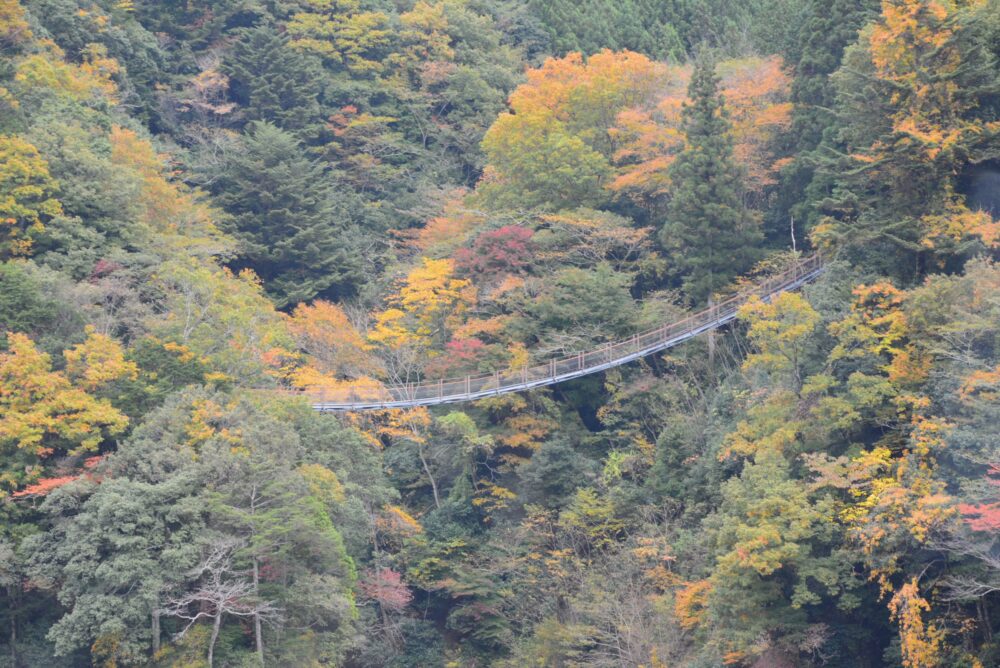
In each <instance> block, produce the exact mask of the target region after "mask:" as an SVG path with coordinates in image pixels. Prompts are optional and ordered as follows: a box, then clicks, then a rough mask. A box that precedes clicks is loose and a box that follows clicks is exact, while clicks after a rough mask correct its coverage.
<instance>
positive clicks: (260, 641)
mask: <svg viewBox="0 0 1000 668" xmlns="http://www.w3.org/2000/svg"><path fill="white" fill-rule="evenodd" d="M259 584H260V566H259V564H258V563H257V557H256V555H255V556H254V558H253V592H254V596H258V595H259V594H258V593H257V587H258V585H259ZM253 633H254V640H255V641H256V645H257V661H258V662H259V663H260V665H261V668H263V666H264V636H263V635H262V634H261V628H260V613H254V616H253Z"/></svg>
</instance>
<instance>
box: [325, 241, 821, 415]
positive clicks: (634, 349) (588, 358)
mask: <svg viewBox="0 0 1000 668" xmlns="http://www.w3.org/2000/svg"><path fill="white" fill-rule="evenodd" d="M822 271H823V262H822V260H821V259H820V256H819V255H813V256H811V257H808V258H806V259H804V260H802V261H801V262H799V263H797V264H795V265H794V266H793V267H791V268H790V269H788V270H787V271H785V272H783V273H782V274H779V275H777V276H774V277H772V278H770V279H768V280H766V281H764V282H763V283H761V284H759V285H757V286H755V287H754V288H753V289H752V290H749V291H747V292H744V293H741V294H739V295H737V296H735V297H732V298H730V299H728V300H726V301H724V302H722V303H720V304H716V305H715V306H713V307H711V308H707V309H705V310H703V311H700V312H698V313H695V314H693V315H691V316H689V317H687V318H685V319H683V320H680V321H678V322H674V323H670V324H665V325H662V326H661V327H657V328H656V329H653V330H650V331H647V332H643V333H640V334H635V335H634V336H632V337H631V338H628V339H625V340H622V341H616V342H612V343H607V344H605V345H603V346H601V347H599V348H596V349H593V350H590V351H587V352H579V353H576V354H575V355H570V356H568V357H561V358H556V359H551V360H549V361H548V362H545V363H543V364H537V365H534V366H526V367H522V368H520V369H508V370H505V371H497V372H494V373H492V374H485V375H477V376H466V377H465V378H455V379H449V380H438V381H424V382H419V383H412V384H406V385H399V386H395V387H384V388H370V387H360V386H359V387H357V388H354V387H348V388H344V389H343V390H338V391H336V393H335V394H334V392H333V391H330V392H327V393H317V394H310V395H309V396H310V398H311V399H313V400H314V403H313V408H314V409H315V410H317V411H369V410H380V409H386V408H412V407H415V406H434V405H437V404H448V403H455V402H460V401H473V400H475V399H482V398H483V397H491V396H496V395H500V394H506V393H508V392H520V391H522V390H528V389H531V388H535V387H543V386H545V385H554V384H555V383H561V382H563V381H565V380H570V379H573V378H580V377H581V376H587V375H590V374H592V373H598V372H600V371H604V370H606V369H610V368H612V367H616V366H621V365H622V364H627V363H629V362H631V361H633V360H636V359H639V358H640V357H645V356H646V355H651V354H653V353H657V352H660V351H662V350H666V349H667V348H672V347H673V346H676V345H678V344H680V343H683V342H684V341H687V340H688V339H692V338H694V337H696V336H698V335H699V334H702V333H704V332H707V331H709V330H712V329H715V328H717V327H721V326H722V325H724V324H726V323H728V322H730V321H731V320H733V319H735V318H736V313H737V311H738V310H739V308H740V306H742V305H743V304H744V303H745V302H746V300H747V299H749V298H750V297H751V296H752V295H757V296H759V297H760V298H761V299H763V300H764V301H769V300H770V299H771V298H772V297H774V296H776V295H778V294H780V293H782V292H787V291H789V290H795V289H797V288H799V287H801V286H803V285H805V284H806V283H809V282H811V281H813V280H814V279H815V278H816V277H817V276H819V274H820V273H822Z"/></svg>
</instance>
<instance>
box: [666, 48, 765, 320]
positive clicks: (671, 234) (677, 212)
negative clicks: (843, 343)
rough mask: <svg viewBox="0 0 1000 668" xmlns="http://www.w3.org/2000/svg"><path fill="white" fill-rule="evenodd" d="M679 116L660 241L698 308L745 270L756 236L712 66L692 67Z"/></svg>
mask: <svg viewBox="0 0 1000 668" xmlns="http://www.w3.org/2000/svg"><path fill="white" fill-rule="evenodd" d="M688 97H689V98H690V102H689V103H688V104H687V105H685V107H684V111H683V122H682V128H683V130H684V135H685V141H686V144H685V148H684V150H683V151H682V152H681V153H680V154H679V155H678V156H677V159H676V160H675V161H674V162H673V164H672V165H671V166H670V178H671V180H672V182H673V188H674V190H673V195H672V198H671V200H670V204H669V207H668V209H667V215H666V222H665V223H664V225H663V227H662V229H661V231H660V240H661V242H662V244H663V246H664V247H665V248H666V249H667V251H668V254H669V256H670V260H671V261H672V263H673V267H674V271H675V272H676V273H677V274H679V275H680V276H681V277H682V278H683V281H684V287H685V290H686V291H687V293H688V295H689V297H690V298H691V299H692V300H693V301H702V300H704V299H706V298H708V297H710V296H711V295H712V293H714V292H715V291H716V290H718V289H720V288H722V287H723V286H725V285H726V284H727V283H728V282H729V281H730V280H731V279H732V278H733V277H734V276H735V275H737V274H739V273H740V272H741V271H743V270H745V269H747V268H748V267H749V266H750V264H751V262H752V261H753V259H754V257H755V255H756V254H757V253H756V248H755V245H756V244H757V243H758V242H759V240H760V238H761V235H760V231H759V229H758V227H757V223H756V221H755V220H754V219H753V217H752V216H751V214H750V213H749V212H748V211H747V210H746V209H745V208H744V206H743V203H742V201H741V199H740V197H741V194H742V189H741V188H742V186H741V184H740V178H741V175H740V171H739V169H738V168H737V167H736V166H735V165H734V164H733V162H732V158H733V140H732V137H731V131H732V128H731V126H730V124H729V120H728V114H727V111H726V109H725V106H724V101H723V99H722V96H721V95H720V94H719V78H718V77H717V76H716V74H715V63H714V62H713V61H711V60H709V59H708V58H706V57H703V58H701V59H700V60H699V61H698V62H697V63H696V65H695V71H694V73H693V74H692V76H691V84H690V86H689V87H688Z"/></svg>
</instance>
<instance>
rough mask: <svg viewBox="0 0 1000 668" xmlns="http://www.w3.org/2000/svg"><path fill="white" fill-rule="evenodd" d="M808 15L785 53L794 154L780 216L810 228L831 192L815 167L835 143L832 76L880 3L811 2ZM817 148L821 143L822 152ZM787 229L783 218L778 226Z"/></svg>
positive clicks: (869, 0)
mask: <svg viewBox="0 0 1000 668" xmlns="http://www.w3.org/2000/svg"><path fill="white" fill-rule="evenodd" d="M809 4H810V7H809V17H808V19H807V20H806V21H805V23H804V26H803V27H804V30H803V31H802V33H801V35H800V39H799V43H798V44H797V45H796V47H795V48H794V49H793V50H792V52H790V53H787V54H786V58H787V59H789V60H790V61H791V62H794V63H796V65H795V78H794V79H793V81H792V102H793V103H794V105H795V107H794V110H793V112H792V141H793V142H794V146H795V152H796V156H795V159H794V161H793V162H792V163H791V165H789V167H788V168H787V169H786V170H785V172H784V174H783V175H782V181H783V191H784V195H783V199H784V200H785V203H784V204H782V205H779V209H780V210H781V212H782V214H781V215H780V216H779V217H781V218H784V216H785V215H789V216H791V218H792V220H793V221H801V222H802V223H803V224H804V225H805V227H806V228H807V229H808V228H809V227H811V226H812V224H814V223H815V218H816V212H815V205H816V201H817V200H818V199H820V198H822V197H823V196H824V194H826V193H828V192H829V189H830V187H831V184H830V182H829V181H830V179H828V178H825V177H817V175H816V164H817V162H819V161H821V159H822V155H823V153H824V152H827V151H828V150H829V147H830V146H834V145H836V141H835V136H834V135H835V134H836V132H835V131H836V127H837V123H836V117H835V113H834V111H833V109H834V107H835V106H836V99H835V98H836V91H835V89H834V85H833V82H832V81H831V79H830V75H831V74H833V73H834V72H836V71H837V68H839V67H840V63H841V61H842V60H843V57H844V49H845V48H847V46H849V45H850V44H853V43H854V42H855V41H857V39H858V32H859V31H860V30H861V28H862V27H863V26H864V25H865V24H866V23H867V22H868V21H870V20H872V19H873V18H874V17H875V16H876V15H877V13H878V4H879V3H878V0H863V1H861V2H858V0H832V1H831V0H810V2H809ZM821 144H822V145H823V146H822V148H821ZM778 226H779V228H780V229H782V230H786V229H787V227H788V222H787V220H782V221H781V222H780V223H779V225H778Z"/></svg>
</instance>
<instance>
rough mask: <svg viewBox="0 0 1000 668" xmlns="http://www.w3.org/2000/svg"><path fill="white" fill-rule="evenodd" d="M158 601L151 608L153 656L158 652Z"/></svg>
mask: <svg viewBox="0 0 1000 668" xmlns="http://www.w3.org/2000/svg"><path fill="white" fill-rule="evenodd" d="M159 606H160V601H159V599H157V601H156V607H154V608H153V628H152V629H151V631H152V634H153V656H156V653H157V652H159V651H160V607H159Z"/></svg>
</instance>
